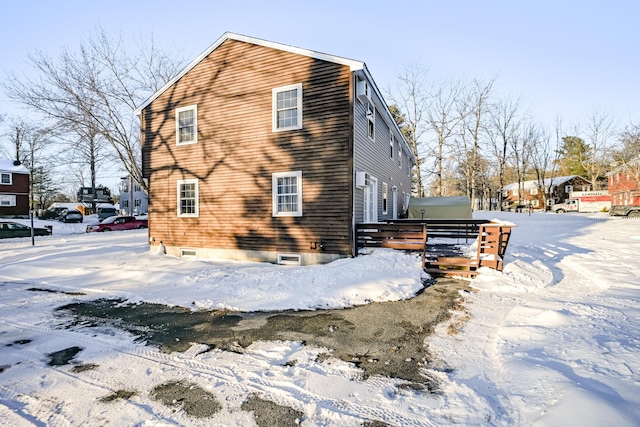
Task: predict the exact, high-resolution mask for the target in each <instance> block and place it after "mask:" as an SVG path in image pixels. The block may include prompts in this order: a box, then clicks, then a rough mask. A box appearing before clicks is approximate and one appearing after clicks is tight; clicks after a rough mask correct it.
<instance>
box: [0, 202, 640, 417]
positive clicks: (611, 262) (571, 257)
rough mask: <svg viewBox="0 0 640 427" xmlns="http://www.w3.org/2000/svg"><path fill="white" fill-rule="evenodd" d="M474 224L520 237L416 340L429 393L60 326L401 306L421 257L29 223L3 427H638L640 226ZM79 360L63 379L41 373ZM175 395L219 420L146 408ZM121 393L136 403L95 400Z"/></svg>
mask: <svg viewBox="0 0 640 427" xmlns="http://www.w3.org/2000/svg"><path fill="white" fill-rule="evenodd" d="M474 217H475V218H484V219H495V220H498V221H503V222H505V223H509V224H515V225H516V227H515V228H513V229H512V234H511V239H510V241H509V245H508V247H507V252H506V256H505V263H504V270H503V271H502V272H497V271H495V270H491V269H488V268H487V267H483V268H481V269H480V274H479V275H478V276H477V277H476V278H475V279H473V280H471V281H470V286H471V287H472V288H473V291H472V292H464V291H461V292H460V295H461V297H462V300H461V302H460V303H459V304H456V307H455V308H454V310H453V311H452V317H451V319H449V320H447V321H445V322H443V323H442V324H440V325H438V326H437V327H436V330H435V331H434V333H433V334H432V335H431V336H429V337H427V338H426V341H425V345H426V346H428V348H429V350H430V353H431V354H432V355H433V357H432V358H430V359H429V363H427V364H425V367H424V371H423V372H424V375H425V377H426V378H430V379H432V380H434V381H436V382H437V384H438V392H437V393H434V394H430V393H427V392H424V391H416V390H413V389H411V388H410V387H404V388H403V387H401V384H402V383H403V381H400V380H396V379H393V378H384V377H378V376H375V375H374V376H372V377H369V378H368V379H366V380H363V379H362V376H361V375H360V373H361V371H360V370H359V368H358V367H357V366H356V365H354V364H352V363H347V362H344V361H340V360H338V359H337V358H335V357H328V358H320V357H319V355H320V354H321V353H322V354H327V353H328V354H330V353H331V350H330V349H323V348H318V347H315V346H311V345H306V344H305V343H303V342H298V341H286V340H283V341H273V342H272V341H259V342H254V343H253V344H252V345H250V346H249V347H247V348H246V349H244V350H243V351H239V352H232V351H222V350H220V349H211V348H209V347H207V346H206V345H204V344H202V343H190V346H187V347H188V349H187V350H186V351H175V352H172V353H164V352H162V351H160V350H158V349H157V348H155V347H153V346H147V345H145V343H144V342H140V341H136V340H135V337H134V336H133V335H132V334H130V333H126V332H124V331H123V330H121V329H120V328H119V327H117V326H101V327H84V326H83V325H87V324H90V323H91V322H76V323H74V322H72V321H71V319H69V318H66V317H65V316H64V315H61V314H60V313H59V312H56V308H57V307H60V306H63V305H66V304H70V303H76V302H82V301H89V300H95V299H100V298H106V299H115V298H118V299H123V300H126V301H128V302H134V303H136V302H149V303H159V304H165V305H170V306H179V307H184V308H186V309H187V310H207V309H231V310H234V309H235V310H249V311H254V310H274V309H306V308H307V309H319V308H324V307H327V308H329V307H333V308H341V307H349V306H352V305H361V304H368V303H371V301H389V300H397V299H405V298H410V297H412V296H413V295H414V294H415V293H416V292H417V291H419V290H420V289H421V277H422V276H423V275H424V273H423V272H422V270H421V268H420V263H421V261H420V257H419V256H418V255H410V254H406V253H404V252H401V251H394V250H391V249H373V250H368V252H367V254H364V255H361V256H358V257H356V258H347V259H341V260H338V261H335V262H332V263H329V264H325V265H315V266H281V265H274V264H268V263H250V262H229V261H223V260H185V259H179V258H175V257H172V256H169V255H163V254H159V253H157V252H150V250H149V246H148V244H147V233H146V231H145V230H133V231H123V232H112V233H84V226H85V225H83V224H61V223H59V222H56V221H41V220H36V221H37V222H36V225H37V226H42V225H45V224H49V225H53V235H51V236H44V237H38V238H37V241H36V245H35V246H31V241H30V239H29V238H19V239H2V240H0V313H1V314H0V347H1V348H2V351H0V425H11V426H12V427H22V426H33V425H56V426H57V425H94V424H96V423H97V424H110V425H136V426H175V425H181V426H201V425H202V426H204V425H206V426H232V425H235V426H250V425H255V424H254V422H253V417H252V416H251V414H250V413H248V412H247V411H244V410H241V405H242V403H243V402H244V401H245V400H247V399H248V398H249V397H250V396H251V395H254V394H257V395H258V396H260V397H261V398H263V399H266V400H268V401H271V402H274V403H276V404H278V405H282V406H286V407H290V408H293V409H294V410H296V411H299V412H300V413H302V414H303V415H302V419H301V423H300V425H301V426H306V427H311V426H340V427H351V426H352V427H356V426H362V425H363V423H364V422H365V421H378V422H380V423H381V424H382V423H384V425H391V426H441V425H465V426H472V425H473V426H487V427H489V426H507V425H517V426H561V425H579V426H585V427H590V426H594V427H595V426H604V425H615V426H618V427H626V426H637V425H639V423H640V358H638V348H639V347H640V341H639V339H640V338H639V337H640V323H639V322H638V319H639V318H640V294H639V292H638V290H639V288H640V279H639V277H640V264H639V263H638V262H637V253H638V250H639V249H640V221H639V220H637V219H622V218H614V217H608V216H607V215H606V214H602V213H598V214H578V213H576V214H564V215H558V214H553V213H534V214H532V215H527V214H519V213H511V212H474ZM86 220H87V221H91V220H92V218H90V217H88V218H86ZM93 220H95V218H93ZM24 221H25V222H27V220H24ZM541 229H544V230H545V232H544V233H541V232H540V230H541ZM390 266H392V268H389V267H390ZM310 284H311V285H310ZM132 310H135V308H132ZM70 323H72V324H73V325H74V326H72V327H64V325H69V324H70ZM74 347H76V348H77V350H78V352H77V354H76V355H75V356H74V358H73V359H72V360H71V363H70V364H67V365H61V366H49V365H48V361H49V355H51V354H55V353H57V352H60V351H62V350H65V349H69V348H74ZM416 357H417V356H416ZM382 361H383V359H380V362H382ZM81 367H86V368H87V369H86V370H81V369H78V368H81ZM175 381H182V382H186V383H189V384H194V385H195V386H197V387H199V388H201V389H203V390H205V391H207V392H208V393H210V394H211V395H213V397H212V399H215V400H216V401H217V402H219V403H220V410H219V412H217V413H215V414H214V415H212V416H211V417H210V418H205V419H197V418H194V417H191V416H189V415H188V414H187V413H185V411H184V410H182V409H180V408H175V407H173V408H172V407H167V406H164V405H163V404H162V403H160V402H158V401H157V400H155V399H153V398H152V390H153V389H154V388H156V387H157V386H159V385H161V384H166V383H167V382H175ZM120 390H125V391H130V392H135V394H133V395H131V396H129V397H123V398H120V399H116V400H114V401H112V402H111V403H108V402H105V401H104V400H105V398H107V397H109V396H113V395H114V394H115V392H116V391H120ZM176 398H177V397H176ZM176 403H177V402H176Z"/></svg>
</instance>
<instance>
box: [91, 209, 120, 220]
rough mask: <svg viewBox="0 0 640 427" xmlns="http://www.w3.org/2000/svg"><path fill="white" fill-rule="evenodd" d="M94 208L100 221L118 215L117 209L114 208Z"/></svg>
mask: <svg viewBox="0 0 640 427" xmlns="http://www.w3.org/2000/svg"><path fill="white" fill-rule="evenodd" d="M96 210H97V212H98V221H102V220H104V219H107V218H109V217H111V216H116V215H118V211H117V210H116V208H98V209H96Z"/></svg>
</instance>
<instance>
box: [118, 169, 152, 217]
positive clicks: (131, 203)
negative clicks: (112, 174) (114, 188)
mask: <svg viewBox="0 0 640 427" xmlns="http://www.w3.org/2000/svg"><path fill="white" fill-rule="evenodd" d="M118 190H119V191H120V210H121V211H122V213H123V214H124V215H136V214H142V213H147V211H148V210H149V197H148V196H147V193H146V192H145V191H144V190H143V189H142V187H141V186H140V184H138V183H137V182H135V181H134V180H132V179H131V178H130V177H126V178H122V179H121V180H120V185H119V186H118Z"/></svg>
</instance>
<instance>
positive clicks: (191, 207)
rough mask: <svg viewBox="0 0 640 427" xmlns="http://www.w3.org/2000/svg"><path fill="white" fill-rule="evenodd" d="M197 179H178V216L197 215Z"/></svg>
mask: <svg viewBox="0 0 640 427" xmlns="http://www.w3.org/2000/svg"><path fill="white" fill-rule="evenodd" d="M198 199H199V194H198V180H197V179H183V180H179V181H178V216H179V217H197V216H198Z"/></svg>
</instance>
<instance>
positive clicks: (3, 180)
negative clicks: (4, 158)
mask: <svg viewBox="0 0 640 427" xmlns="http://www.w3.org/2000/svg"><path fill="white" fill-rule="evenodd" d="M0 184H4V185H11V174H10V173H4V172H3V173H1V174H0Z"/></svg>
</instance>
